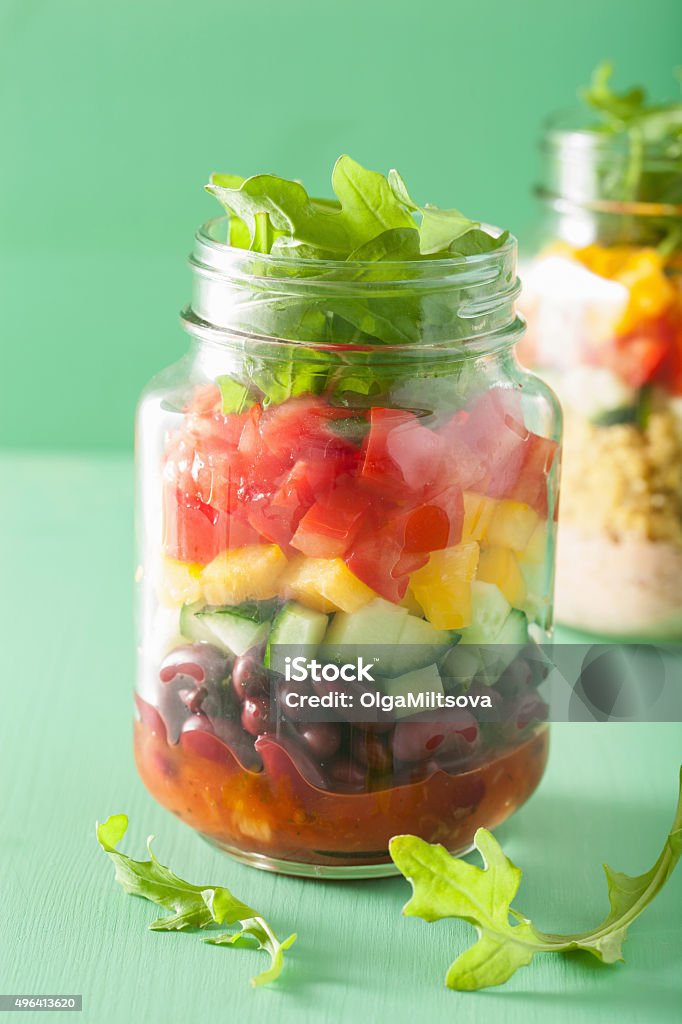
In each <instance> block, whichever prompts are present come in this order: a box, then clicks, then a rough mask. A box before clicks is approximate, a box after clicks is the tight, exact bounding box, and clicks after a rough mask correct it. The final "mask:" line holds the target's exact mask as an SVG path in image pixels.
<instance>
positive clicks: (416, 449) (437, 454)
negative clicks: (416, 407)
mask: <svg viewBox="0 0 682 1024" xmlns="http://www.w3.org/2000/svg"><path fill="white" fill-rule="evenodd" d="M364 456H365V457H364V463H363V466H362V476H363V479H365V480H366V481H368V482H371V483H373V484H374V485H375V486H376V487H377V488H378V489H381V490H383V491H385V492H393V493H394V494H395V495H396V496H400V495H402V496H403V497H404V496H405V490H406V489H407V491H408V492H412V493H417V494H420V493H423V492H424V490H425V489H426V488H428V487H429V486H432V485H433V484H434V483H436V482H437V481H438V479H439V477H440V474H441V471H442V468H443V463H444V458H445V441H444V439H443V438H442V437H441V436H439V435H438V434H436V433H435V432H434V431H433V430H429V428H428V427H424V426H422V424H421V423H420V422H419V420H418V418H417V417H416V416H415V415H414V413H411V412H404V411H402V410H399V409H382V408H374V409H372V411H371V413H370V429H369V433H368V434H367V437H366V439H365V443H364Z"/></svg>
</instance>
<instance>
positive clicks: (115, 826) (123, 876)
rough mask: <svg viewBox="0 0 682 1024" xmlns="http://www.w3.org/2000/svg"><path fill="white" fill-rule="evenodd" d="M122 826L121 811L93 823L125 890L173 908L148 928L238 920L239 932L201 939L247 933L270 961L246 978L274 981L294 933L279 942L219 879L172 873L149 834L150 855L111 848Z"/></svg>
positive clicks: (221, 941)
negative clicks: (194, 879)
mask: <svg viewBox="0 0 682 1024" xmlns="http://www.w3.org/2000/svg"><path fill="white" fill-rule="evenodd" d="M127 829H128V818H127V817H126V815H125V814H114V815H112V816H111V817H109V818H107V820H106V821H105V822H104V824H103V825H100V824H98V825H97V841H98V842H99V844H100V846H101V847H102V849H103V850H104V852H105V853H106V854H108V856H109V857H110V858H111V860H112V861H113V863H114V868H115V872H116V874H115V878H116V881H117V882H118V883H119V885H121V886H122V888H123V889H124V890H125V891H126V892H127V893H130V895H131V896H142V897H143V899H146V900H149V901H150V902H151V903H156V904H157V906H160V907H163V908H164V910H169V911H173V913H171V914H170V915H169V916H167V917H160V918H158V919H157V920H156V921H153V922H152V923H151V924H150V926H149V927H150V928H151V929H152V931H181V930H183V929H185V928H209V927H212V926H213V925H216V924H218V925H220V924H226V925H232V924H236V923H237V922H239V923H240V924H241V929H240V930H239V931H238V932H236V933H227V934H224V935H218V936H216V937H213V936H211V937H210V938H208V939H206V940H205V941H207V942H211V943H213V944H215V945H241V944H242V942H243V940H244V939H246V938H248V937H249V936H251V937H252V938H253V940H255V942H256V943H257V948H259V949H264V950H266V952H268V953H269V955H270V958H271V961H272V962H271V965H270V967H269V968H268V969H267V970H266V971H263V972H262V973H261V974H258V975H256V976H255V977H254V978H252V979H251V984H252V985H254V986H257V985H265V984H267V983H268V982H270V981H275V979H276V978H277V977H279V974H280V972H281V970H282V962H283V956H282V954H283V951H284V950H286V949H289V947H290V946H291V945H292V944H293V943H294V942H295V940H296V935H290V936H289V937H288V938H287V939H285V940H284V941H283V942H280V941H279V940H278V938H277V936H276V935H275V934H274V932H273V931H272V929H271V928H270V926H269V925H268V923H267V921H265V919H264V918H262V917H261V916H260V915H259V914H258V913H257V911H255V910H254V909H253V907H249V906H247V904H246V903H242V902H241V900H238V899H237V898H236V896H233V895H232V893H231V892H230V890H229V889H226V888H224V886H221V885H218V886H205V885H192V884H191V883H190V882H185V881H184V879H182V878H179V877H178V876H177V875H175V874H173V872H172V871H171V870H170V868H167V867H165V865H163V864H161V863H160V862H159V861H158V860H157V859H156V857H155V856H154V854H153V852H152V849H151V841H152V839H153V836H150V837H149V839H148V841H147V849H148V851H149V857H150V859H149V860H145V861H140V860H132V858H130V857H128V856H126V854H124V853H121V852H120V851H119V850H117V849H116V847H117V846H118V844H119V843H120V841H121V839H122V838H123V836H124V835H125V834H126V831H127Z"/></svg>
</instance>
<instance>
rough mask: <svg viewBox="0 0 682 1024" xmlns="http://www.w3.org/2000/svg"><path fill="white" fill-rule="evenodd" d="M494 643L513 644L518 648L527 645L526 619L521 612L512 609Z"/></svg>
mask: <svg viewBox="0 0 682 1024" xmlns="http://www.w3.org/2000/svg"><path fill="white" fill-rule="evenodd" d="M494 643H496V644H514V645H516V646H518V647H523V646H524V644H527V643H528V619H527V618H526V616H525V615H524V614H523V612H522V611H519V609H518V608H512V610H511V611H510V612H509V615H508V616H507V618H506V619H505V620H504V622H503V624H502V629H501V630H500V632H499V633H498V634H497V636H496V637H495V640H494Z"/></svg>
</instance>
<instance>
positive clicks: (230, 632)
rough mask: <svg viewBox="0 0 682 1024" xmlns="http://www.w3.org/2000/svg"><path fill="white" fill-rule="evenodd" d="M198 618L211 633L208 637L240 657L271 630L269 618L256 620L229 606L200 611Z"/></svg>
mask: <svg viewBox="0 0 682 1024" xmlns="http://www.w3.org/2000/svg"><path fill="white" fill-rule="evenodd" d="M197 618H198V619H199V621H200V623H201V625H202V626H205V627H206V629H207V630H208V632H209V633H210V634H211V636H210V637H207V638H206V639H209V640H211V642H212V643H214V644H216V645H217V646H218V647H222V648H223V650H226V651H231V652H232V654H236V655H237V656H238V657H239V656H240V655H242V654H246V652H247V651H248V650H250V649H251V648H252V647H256V645H257V644H260V643H262V642H263V640H265V638H266V637H267V635H268V633H269V631H270V622H269V620H266V621H265V622H254V621H253V619H247V618H244V616H243V615H236V614H235V613H234V612H233V611H231V610H228V609H227V608H219V609H215V610H213V611H205V612H199V613H198V615H197ZM211 638H212V639H211Z"/></svg>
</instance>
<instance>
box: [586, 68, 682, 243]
mask: <svg viewBox="0 0 682 1024" xmlns="http://www.w3.org/2000/svg"><path fill="white" fill-rule="evenodd" d="M612 77H613V65H612V64H610V63H604V64H601V65H600V66H599V67H598V68H597V69H596V70H595V72H594V74H593V76H592V81H591V83H590V85H589V86H588V87H587V88H585V89H582V90H581V93H580V95H581V97H582V99H583V100H584V101H585V103H586V104H587V105H588V106H589V107H590V109H591V110H592V111H593V112H594V113H595V114H596V116H597V123H596V125H595V124H593V125H590V126H589V127H590V128H591V129H592V130H594V131H596V132H598V133H601V134H602V135H605V136H611V137H612V138H613V140H614V142H615V143H620V142H622V147H621V151H622V156H621V158H620V159H619V158H618V155H617V151H615V150H612V151H611V152H610V153H608V154H605V159H604V161H603V167H601V168H600V173H601V178H602V181H601V185H602V193H603V198H607V199H613V200H618V201H632V200H635V201H638V202H648V203H660V204H670V205H678V204H680V203H682V101H680V100H677V101H675V102H670V103H654V102H652V101H650V100H649V98H648V96H647V94H646V92H645V90H644V89H643V88H642V87H641V86H635V87H634V88H630V89H625V90H623V91H622V92H618V91H616V90H615V89H614V88H613V87H612V85H611V79H612ZM657 229H658V231H659V233H663V234H664V235H665V233H666V232H667V231H669V229H670V224H669V223H667V224H666V223H659V224H658V225H657Z"/></svg>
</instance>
